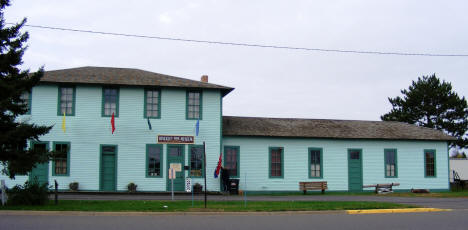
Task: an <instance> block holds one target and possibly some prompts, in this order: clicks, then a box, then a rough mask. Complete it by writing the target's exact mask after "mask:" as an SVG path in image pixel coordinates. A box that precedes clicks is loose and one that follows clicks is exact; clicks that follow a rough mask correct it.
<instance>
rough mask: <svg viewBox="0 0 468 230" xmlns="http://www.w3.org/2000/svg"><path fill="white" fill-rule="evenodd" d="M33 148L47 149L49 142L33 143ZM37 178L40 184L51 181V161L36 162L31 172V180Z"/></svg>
mask: <svg viewBox="0 0 468 230" xmlns="http://www.w3.org/2000/svg"><path fill="white" fill-rule="evenodd" d="M31 148H33V149H36V150H43V151H47V150H48V146H47V143H32V145H31ZM34 180H37V182H39V184H41V185H42V184H45V183H47V184H48V183H49V162H46V163H42V164H36V166H35V167H34V168H33V169H32V170H31V172H30V173H29V181H34Z"/></svg>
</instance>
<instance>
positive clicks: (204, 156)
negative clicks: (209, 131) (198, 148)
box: [203, 141, 206, 208]
mask: <svg viewBox="0 0 468 230" xmlns="http://www.w3.org/2000/svg"><path fill="white" fill-rule="evenodd" d="M203 166H204V167H203V174H204V175H205V208H206V146H205V142H204V141H203Z"/></svg>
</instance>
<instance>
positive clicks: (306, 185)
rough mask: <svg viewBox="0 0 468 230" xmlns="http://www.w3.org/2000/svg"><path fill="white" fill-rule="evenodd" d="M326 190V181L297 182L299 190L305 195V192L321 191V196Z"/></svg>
mask: <svg viewBox="0 0 468 230" xmlns="http://www.w3.org/2000/svg"><path fill="white" fill-rule="evenodd" d="M325 189H328V187H327V182H326V181H314V182H299V190H301V191H304V194H306V193H307V190H322V194H323V193H325Z"/></svg>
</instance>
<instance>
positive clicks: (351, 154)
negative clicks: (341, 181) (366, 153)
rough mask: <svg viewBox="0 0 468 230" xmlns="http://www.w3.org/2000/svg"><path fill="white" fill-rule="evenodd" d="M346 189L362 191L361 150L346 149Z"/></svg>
mask: <svg viewBox="0 0 468 230" xmlns="http://www.w3.org/2000/svg"><path fill="white" fill-rule="evenodd" d="M348 190H349V191H355V192H356V191H362V150H361V149H349V150H348Z"/></svg>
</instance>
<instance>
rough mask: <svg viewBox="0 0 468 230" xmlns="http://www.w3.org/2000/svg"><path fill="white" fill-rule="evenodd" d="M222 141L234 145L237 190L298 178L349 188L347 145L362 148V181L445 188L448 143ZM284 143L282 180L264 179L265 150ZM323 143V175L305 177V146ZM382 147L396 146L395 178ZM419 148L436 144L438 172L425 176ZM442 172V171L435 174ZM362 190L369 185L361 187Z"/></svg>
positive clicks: (291, 184) (278, 187) (274, 186)
mask: <svg viewBox="0 0 468 230" xmlns="http://www.w3.org/2000/svg"><path fill="white" fill-rule="evenodd" d="M223 145H224V146H239V147H240V148H241V149H242V152H241V153H240V165H242V167H241V172H240V189H245V177H247V183H248V184H247V190H249V191H295V190H299V185H298V183H299V181H327V182H328V188H329V190H332V191H347V190H348V163H347V162H348V161H347V154H348V149H362V159H363V162H362V165H363V168H362V173H363V184H364V185H368V184H376V183H392V182H395V183H400V184H401V185H400V186H398V187H397V188H398V189H405V190H409V189H411V188H428V189H441V190H446V189H448V185H447V180H448V171H447V164H446V163H445V162H446V161H447V160H448V153H447V143H446V142H442V141H396V140H395V141H383V140H336V139H306V138H265V137H224V138H223ZM270 146H281V147H283V148H284V153H283V154H284V171H285V174H284V179H280V180H274V179H269V172H268V171H269V170H268V162H269V159H268V157H269V156H268V155H269V154H268V151H265V149H268V147H270ZM311 146H313V147H317V148H322V149H323V152H322V155H323V157H322V158H323V178H309V176H308V175H309V165H308V162H309V161H308V148H309V147H311ZM384 149H398V178H385V172H384V170H382V165H383V162H384V154H383V152H384ZM424 149H435V150H436V151H437V152H438V153H444V154H437V156H436V161H437V164H436V168H437V177H433V178H425V177H424V168H423V166H424V159H423V157H422V154H421V153H422V152H423V150H424ZM440 174H442V175H440ZM366 190H372V188H370V189H366Z"/></svg>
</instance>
